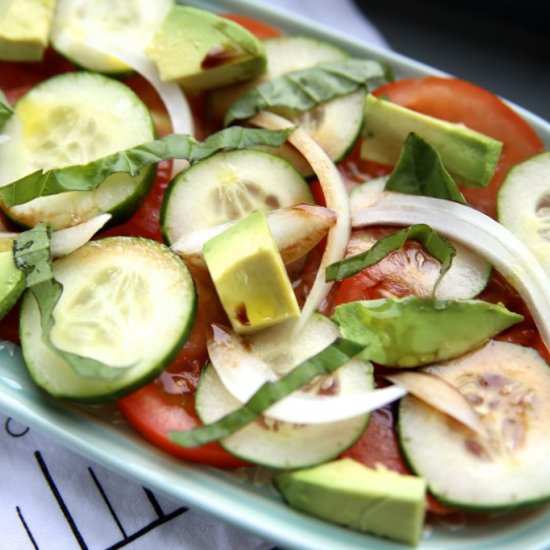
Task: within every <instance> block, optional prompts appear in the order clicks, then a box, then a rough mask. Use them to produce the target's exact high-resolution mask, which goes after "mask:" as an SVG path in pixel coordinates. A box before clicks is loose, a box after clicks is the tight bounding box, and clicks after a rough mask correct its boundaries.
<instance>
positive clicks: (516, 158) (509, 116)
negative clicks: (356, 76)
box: [375, 76, 544, 218]
mask: <svg viewBox="0 0 550 550" xmlns="http://www.w3.org/2000/svg"><path fill="white" fill-rule="evenodd" d="M375 95H377V96H385V97H387V98H388V99H390V101H394V102H395V103H398V104H399V105H403V106H404V107H407V108H409V109H413V110H414V111H418V112H420V113H424V114H426V115H430V116H434V117H437V118H441V119H443V120H448V121H450V122H456V123H462V124H465V125H466V126H468V127H469V128H472V129H473V130H477V131H478V132H481V133H483V134H486V135H488V136H491V137H493V138H495V139H498V140H499V141H502V142H503V144H504V147H503V152H502V155H501V158H500V161H499V163H498V167H497V169H496V172H495V175H494V177H493V180H492V181H491V183H490V184H489V186H488V187H487V188H484V189H483V188H478V189H468V188H464V189H462V191H463V193H464V195H465V197H466V199H467V200H468V201H469V202H470V203H471V204H472V206H474V207H475V208H477V209H478V210H481V211H482V212H485V213H486V214H488V215H489V216H492V217H493V218H494V217H496V205H495V195H496V192H497V190H498V188H499V186H500V184H501V183H502V180H503V179H504V177H505V176H506V173H507V171H508V169H509V168H510V167H511V166H513V165H514V164H517V163H518V162H521V161H522V160H525V159H527V158H529V157H530V156H532V155H534V154H536V153H539V152H542V151H543V150H544V144H543V142H542V140H541V139H540V138H539V136H538V135H537V134H536V132H535V131H534V130H533V128H531V126H529V124H527V122H525V121H524V120H523V119H522V118H521V117H520V116H519V115H517V114H516V113H515V112H514V111H513V110H512V109H511V108H510V107H508V105H506V104H505V103H504V102H503V101H501V100H500V99H499V98H498V97H497V96H496V95H494V94H492V93H491V92H488V91H487V90H484V89H483V88H480V87H478V86H476V85H474V84H471V83H470V82H466V81H464V80H459V79H456V78H442V77H436V76H430V77H426V78H418V79H416V78H414V79H405V80H400V81H398V82H393V83H391V84H387V85H385V86H382V87H381V88H378V89H377V90H376V92H375Z"/></svg>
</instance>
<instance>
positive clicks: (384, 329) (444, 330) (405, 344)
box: [332, 296, 523, 368]
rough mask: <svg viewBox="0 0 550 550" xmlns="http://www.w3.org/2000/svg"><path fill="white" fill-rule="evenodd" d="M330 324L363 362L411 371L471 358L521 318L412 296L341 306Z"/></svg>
mask: <svg viewBox="0 0 550 550" xmlns="http://www.w3.org/2000/svg"><path fill="white" fill-rule="evenodd" d="M332 319H333V321H335V322H336V323H337V324H338V325H339V327H340V333H341V335H342V337H343V338H345V339H347V340H351V341H352V342H356V343H359V344H362V345H364V346H365V350H364V352H362V358H363V359H364V360H368V361H374V362H375V363H379V364H380V365H385V366H387V367H397V368H412V367H418V366H421V365H426V364H429V363H435V362H437V361H445V360H447V359H451V358H454V357H459V356H460V355H463V354H465V353H468V352H469V351H472V350H473V349H475V348H477V347H479V346H481V345H482V344H484V343H485V342H487V341H488V340H489V338H492V337H493V336H496V335H497V334H499V333H500V332H502V331H503V330H505V329H507V328H509V327H511V326H512V325H514V324H516V323H519V322H520V321H522V320H523V317H522V316H521V315H519V314H517V313H514V312H512V311H509V310H508V309H506V308H505V307H504V306H503V305H501V304H491V303H489V302H484V301H482V300H440V301H438V300H433V299H431V298H421V297H417V296H408V297H406V298H382V299H378V300H365V301H358V302H348V303H346V304H340V305H339V306H337V307H336V309H335V312H334V315H333V316H332Z"/></svg>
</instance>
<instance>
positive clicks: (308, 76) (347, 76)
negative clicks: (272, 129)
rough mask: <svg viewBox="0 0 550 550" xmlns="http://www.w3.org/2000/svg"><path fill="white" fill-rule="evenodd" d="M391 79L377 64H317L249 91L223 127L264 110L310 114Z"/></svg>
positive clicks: (357, 61)
mask: <svg viewBox="0 0 550 550" xmlns="http://www.w3.org/2000/svg"><path fill="white" fill-rule="evenodd" d="M391 79H392V75H391V73H390V72H389V70H388V68H387V67H385V66H384V65H383V64H382V63H379V62H378V61H371V60H363V59H344V60H339V61H332V62H326V63H319V64H318V65H315V66H313V67H310V68H308V69H304V70H302V71H295V72H292V73H288V74H284V75H282V76H280V77H279V78H276V79H274V80H271V81H269V82H265V83H263V84H259V85H258V86H256V87H254V88H252V89H251V90H249V91H248V92H246V93H245V94H244V95H243V96H242V97H240V98H239V99H238V100H237V101H235V103H233V105H231V107H230V108H229V110H228V112H227V113H226V115H225V120H224V123H225V125H226V126H229V124H231V123H232V122H233V121H235V120H243V119H247V118H250V117H251V116H254V115H255V114H256V113H258V112H260V111H266V110H277V109H279V110H281V109H284V110H291V111H299V112H303V111H309V110H310V109H313V108H314V107H317V106H318V105H320V104H321V103H325V102H327V101H330V100H331V99H334V98H336V97H340V96H343V95H347V94H350V93H352V92H355V91H356V90H359V89H360V88H365V87H368V88H369V89H374V88H375V87H378V86H379V85H381V84H383V83H384V82H387V81H388V80H391Z"/></svg>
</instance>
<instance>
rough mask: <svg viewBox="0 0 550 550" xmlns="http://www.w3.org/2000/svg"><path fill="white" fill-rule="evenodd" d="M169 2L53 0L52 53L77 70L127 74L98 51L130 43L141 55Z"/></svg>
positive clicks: (165, 12) (127, 69)
mask: <svg viewBox="0 0 550 550" xmlns="http://www.w3.org/2000/svg"><path fill="white" fill-rule="evenodd" d="M172 4H173V2H172V0H155V1H154V2H150V1H148V0H94V1H93V2H90V1H89V0H57V2H56V9H55V13H54V17H53V21H52V31H51V37H50V39H51V42H52V46H53V47H54V49H55V50H57V51H58V52H59V53H60V54H61V55H63V56H65V57H66V58H67V59H69V61H71V62H73V63H74V64H76V65H77V66H79V67H83V68H85V69H89V70H91V71H96V72H100V73H108V74H120V73H127V72H129V71H131V68H130V67H128V65H126V64H125V63H123V62H122V61H119V60H118V59H116V58H115V57H111V56H108V55H105V54H103V53H101V52H99V51H97V50H95V49H93V47H91V46H89V45H88V44H92V45H93V44H98V45H99V46H100V47H101V49H102V50H105V49H107V50H108V49H109V44H111V43H120V44H131V46H132V50H133V51H140V52H143V51H144V50H145V47H146V46H147V45H148V43H149V42H150V40H151V39H152V37H153V34H154V33H155V31H156V30H157V28H158V27H159V26H160V24H161V23H162V20H163V19H164V16H165V15H166V14H167V13H168V11H169V10H170V8H171V7H172Z"/></svg>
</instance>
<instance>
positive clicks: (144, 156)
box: [0, 126, 293, 207]
mask: <svg viewBox="0 0 550 550" xmlns="http://www.w3.org/2000/svg"><path fill="white" fill-rule="evenodd" d="M292 131H293V129H292V128H291V129H285V130H264V129H255V128H241V127H238V126H237V127H233V128H227V129H225V130H222V131H221V132H218V133H216V134H213V135H211V136H210V137H209V138H208V139H206V140H205V141H203V142H202V143H201V142H198V141H197V140H196V139H195V138H194V137H192V136H188V135H184V134H171V135H168V136H165V137H164V138H161V139H157V140H155V141H151V142H149V143H144V144H142V145H138V146H136V147H132V148H131V149H126V150H125V151H120V152H117V153H113V154H112V155H108V156H106V157H102V158H99V159H97V160H94V161H92V162H89V163H88V164H82V165H75V166H67V167H65V168H55V169H53V170H48V171H46V172H44V171H42V170H38V171H37V172H33V173H32V174H29V175H27V176H25V177H23V178H21V179H19V180H17V181H14V182H12V183H10V184H8V185H6V186H4V187H0V199H1V200H3V201H4V204H5V205H6V206H7V207H10V206H14V205H17V204H23V203H25V202H28V201H31V200H33V199H36V198H38V197H45V196H47V195H55V194H57V193H64V192H66V191H93V190H94V189H97V188H98V187H99V186H100V185H101V184H102V183H103V182H104V181H105V179H106V178H107V177H108V176H110V175H112V174H116V173H121V172H124V173H127V174H130V175H131V176H137V175H138V173H139V171H140V170H141V169H142V168H144V167H145V166H148V165H150V164H154V163H157V162H160V161H162V160H167V159H185V160H188V161H189V162H197V161H199V160H202V159H205V158H207V157H209V156H211V155H213V154H214V153H216V152H217V151H221V150H227V149H246V148H249V147H254V146H258V145H271V146H275V147H278V146H280V145H282V144H283V143H284V142H285V141H286V140H287V138H288V136H289V135H290V134H291V133H292Z"/></svg>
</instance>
